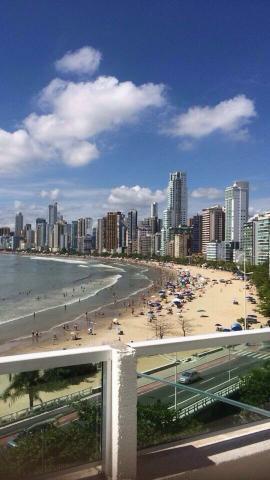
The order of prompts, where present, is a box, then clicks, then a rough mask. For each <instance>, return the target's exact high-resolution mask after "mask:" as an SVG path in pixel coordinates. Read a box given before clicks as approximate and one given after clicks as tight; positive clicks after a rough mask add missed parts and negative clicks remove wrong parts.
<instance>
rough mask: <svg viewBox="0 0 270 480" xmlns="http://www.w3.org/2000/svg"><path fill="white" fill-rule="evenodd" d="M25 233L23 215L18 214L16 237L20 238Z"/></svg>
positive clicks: (16, 218)
mask: <svg viewBox="0 0 270 480" xmlns="http://www.w3.org/2000/svg"><path fill="white" fill-rule="evenodd" d="M22 231H23V214H22V213H21V212H19V213H17V215H16V217H15V236H16V237H20V236H21V235H22Z"/></svg>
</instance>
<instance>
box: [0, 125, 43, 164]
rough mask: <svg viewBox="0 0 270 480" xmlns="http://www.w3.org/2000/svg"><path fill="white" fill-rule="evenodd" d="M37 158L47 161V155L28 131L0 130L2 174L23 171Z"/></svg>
mask: <svg viewBox="0 0 270 480" xmlns="http://www.w3.org/2000/svg"><path fill="white" fill-rule="evenodd" d="M35 158H40V159H45V158H46V153H45V151H44V150H42V148H41V146H40V145H39V144H38V143H37V142H36V141H35V140H34V139H33V138H32V137H31V136H30V135H29V133H28V132H27V131H26V130H23V129H20V130H16V131H15V132H13V133H10V132H7V131H5V130H2V129H0V173H2V172H13V171H14V170H15V171H16V170H17V169H21V168H23V167H24V165H25V162H30V161H33V160H34V159H35Z"/></svg>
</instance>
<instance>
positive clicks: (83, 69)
mask: <svg viewBox="0 0 270 480" xmlns="http://www.w3.org/2000/svg"><path fill="white" fill-rule="evenodd" d="M101 58H102V55H101V53H100V52H99V50H96V49H95V48H92V47H88V46H86V47H82V48H80V49H79V50H75V51H74V52H72V51H69V52H67V53H66V54H65V55H64V56H63V57H62V58H60V59H59V60H57V61H56V62H55V67H56V69H57V70H58V71H59V72H63V73H68V72H72V73H77V74H86V73H87V74H90V75H92V74H93V73H94V72H95V71H96V70H97V69H98V67H99V64H100V62H101Z"/></svg>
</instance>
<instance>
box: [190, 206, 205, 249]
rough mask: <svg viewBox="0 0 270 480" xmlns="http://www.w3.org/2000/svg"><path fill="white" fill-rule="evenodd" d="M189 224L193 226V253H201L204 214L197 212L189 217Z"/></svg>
mask: <svg viewBox="0 0 270 480" xmlns="http://www.w3.org/2000/svg"><path fill="white" fill-rule="evenodd" d="M189 225H190V227H192V244H191V252H192V253H201V251H202V215H200V214H197V215H194V216H193V217H192V218H190V219H189Z"/></svg>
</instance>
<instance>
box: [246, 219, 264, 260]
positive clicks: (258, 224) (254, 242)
mask: <svg viewBox="0 0 270 480" xmlns="http://www.w3.org/2000/svg"><path fill="white" fill-rule="evenodd" d="M243 250H244V252H245V254H246V261H247V262H249V263H252V264H254V265H260V264H262V263H266V262H269V259H270V212H266V213H261V214H257V215H255V216H254V217H253V218H251V219H250V220H249V221H248V222H247V223H246V224H245V225H244V228H243Z"/></svg>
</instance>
